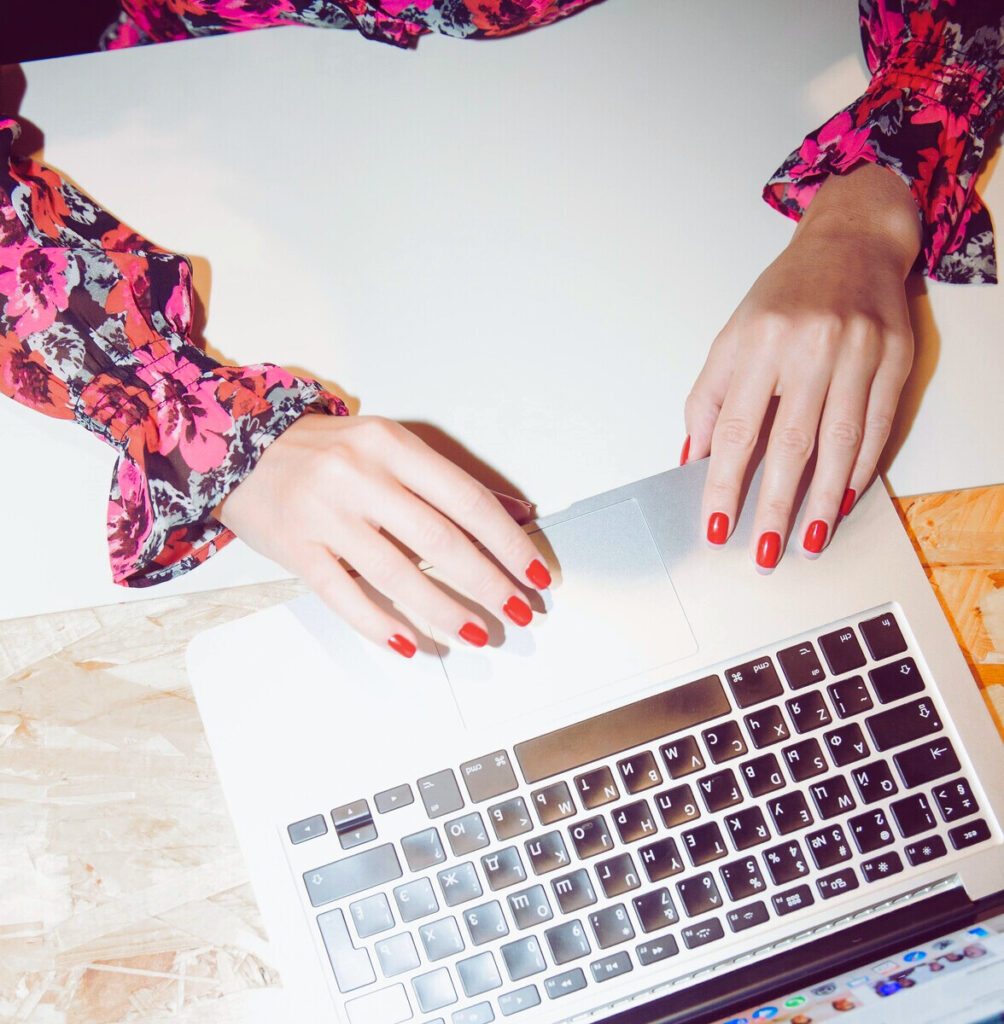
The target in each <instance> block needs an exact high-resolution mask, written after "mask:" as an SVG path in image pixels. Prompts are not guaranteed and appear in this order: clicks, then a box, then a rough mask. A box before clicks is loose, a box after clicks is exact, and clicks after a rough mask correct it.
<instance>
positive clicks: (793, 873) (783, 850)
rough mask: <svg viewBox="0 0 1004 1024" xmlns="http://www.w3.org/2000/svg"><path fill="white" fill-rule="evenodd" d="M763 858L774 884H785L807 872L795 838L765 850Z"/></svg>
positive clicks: (800, 849)
mask: <svg viewBox="0 0 1004 1024" xmlns="http://www.w3.org/2000/svg"><path fill="white" fill-rule="evenodd" d="M763 859H764V863H765V864H766V865H767V870H768V871H769V872H770V877H771V878H772V879H773V881H774V884H775V885H785V884H786V883H787V882H791V881H794V880H795V879H796V878H801V876H802V875H807V874H808V873H809V865H808V864H807V863H806V861H805V857H804V856H803V855H802V848H801V847H800V846H799V845H798V843H797V841H795V840H792V841H791V842H788V843H781V845H780V846H772V847H771V848H770V849H769V850H765V851H764V854H763Z"/></svg>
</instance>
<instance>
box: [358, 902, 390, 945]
mask: <svg viewBox="0 0 1004 1024" xmlns="http://www.w3.org/2000/svg"><path fill="white" fill-rule="evenodd" d="M349 915H350V916H351V918H352V923H353V924H354V925H355V928H356V934H357V935H358V936H359V938H361V939H368V938H369V937H370V936H371V935H378V934H379V933H380V932H385V931H387V930H388V929H389V928H393V927H394V915H393V914H392V913H391V911H390V904H389V903H388V902H387V897H386V896H384V894H383V893H382V892H378V893H375V894H374V895H372V896H367V897H366V899H364V900H356V902H355V903H350V904H349Z"/></svg>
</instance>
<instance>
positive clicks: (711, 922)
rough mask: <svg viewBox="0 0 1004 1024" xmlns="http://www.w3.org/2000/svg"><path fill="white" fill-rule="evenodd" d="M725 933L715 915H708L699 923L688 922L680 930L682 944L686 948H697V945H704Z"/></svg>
mask: <svg viewBox="0 0 1004 1024" xmlns="http://www.w3.org/2000/svg"><path fill="white" fill-rule="evenodd" d="M724 935H725V929H724V928H722V925H721V922H720V921H719V920H718V918H716V917H709V918H708V920H707V921H701V922H700V923H699V924H688V925H686V926H685V927H684V928H683V930H682V931H681V932H680V937H681V938H682V939H683V944H684V945H685V946H686V947H687V949H697V947H698V946H706V945H707V944H708V943H709V942H714V941H715V940H716V939H720V938H722V937H723V936H724Z"/></svg>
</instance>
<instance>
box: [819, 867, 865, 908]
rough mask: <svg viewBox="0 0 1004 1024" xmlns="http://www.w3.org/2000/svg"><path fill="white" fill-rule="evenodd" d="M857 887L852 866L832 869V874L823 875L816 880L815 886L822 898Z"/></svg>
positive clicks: (825, 898) (856, 877)
mask: <svg viewBox="0 0 1004 1024" xmlns="http://www.w3.org/2000/svg"><path fill="white" fill-rule="evenodd" d="M857 887H858V876H857V875H856V874H855V873H854V868H842V869H841V870H840V871H834V872H833V874H832V875H825V876H824V877H823V878H819V879H817V880H816V888H817V889H818V890H819V895H820V896H822V897H823V899H824V900H829V899H833V897H834V896H839V895H840V894H841V893H845V892H850V891H851V890H852V889H856V888H857Z"/></svg>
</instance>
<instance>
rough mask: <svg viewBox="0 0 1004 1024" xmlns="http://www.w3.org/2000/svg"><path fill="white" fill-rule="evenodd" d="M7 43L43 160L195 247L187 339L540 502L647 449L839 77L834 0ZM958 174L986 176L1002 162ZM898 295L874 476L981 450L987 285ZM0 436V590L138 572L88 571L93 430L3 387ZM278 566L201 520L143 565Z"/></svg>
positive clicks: (582, 490) (760, 256)
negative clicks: (72, 46)
mask: <svg viewBox="0 0 1004 1024" xmlns="http://www.w3.org/2000/svg"><path fill="white" fill-rule="evenodd" d="M22 72H23V75H24V77H25V78H26V80H27V88H26V91H25V95H24V99H23V102H22V103H21V107H20V111H19V113H20V115H21V116H22V117H24V118H27V119H28V120H30V121H31V122H33V123H34V124H35V125H37V126H38V127H39V128H40V129H41V130H42V132H43V133H44V135H45V149H44V157H45V160H46V161H47V162H48V163H49V164H51V165H53V166H55V167H56V168H58V169H59V170H61V171H63V172H64V173H67V174H68V175H70V176H71V177H72V178H73V179H74V180H75V181H76V182H77V183H78V184H79V185H81V186H82V187H83V188H84V189H86V190H87V191H88V192H89V193H90V194H91V195H92V196H94V197H95V198H96V199H97V200H98V201H99V202H101V203H102V204H103V205H105V206H106V207H107V208H109V209H110V210H112V211H113V212H114V213H115V214H117V215H118V216H119V217H121V218H122V219H123V220H125V221H126V222H127V223H129V224H131V225H132V226H133V227H135V228H136V229H137V230H139V231H141V232H142V233H144V234H145V235H146V236H147V237H149V238H151V239H153V240H154V241H156V242H157V243H158V244H159V245H162V246H165V247H168V248H173V249H175V250H177V251H180V252H184V253H186V254H188V255H190V256H192V257H195V260H196V267H197V277H198V278H199V279H201V280H202V281H203V282H208V281H210V279H211V287H210V289H209V291H208V309H207V311H206V312H207V322H206V331H205V334H206V339H207V341H208V343H209V345H210V347H211V350H212V351H213V352H214V354H217V355H221V356H222V358H224V359H226V360H227V361H233V362H242V363H243V362H253V361H258V360H268V361H272V362H279V363H282V364H284V365H287V366H291V367H295V368H300V369H303V370H305V371H307V372H309V373H311V374H313V375H315V376H319V377H321V378H323V379H325V380H327V381H330V382H333V383H334V384H336V385H337V386H338V388H339V389H340V390H341V391H342V392H343V393H344V394H346V395H348V396H350V398H351V399H352V400H353V402H352V404H353V408H354V409H356V408H358V409H359V410H360V411H362V412H366V413H374V414H381V415H386V416H391V417H394V418H396V419H400V420H404V421H410V422H413V423H419V424H421V429H422V430H423V431H424V432H426V435H427V436H432V437H434V438H438V439H439V441H440V442H442V443H443V444H445V445H446V446H447V450H448V451H452V452H454V453H457V452H460V453H464V452H466V454H461V460H462V461H465V463H467V464H469V465H473V466H474V468H475V469H476V471H477V472H478V473H479V474H480V475H481V476H482V477H483V478H484V479H486V481H487V482H489V483H490V484H492V485H493V486H496V488H497V489H502V490H505V489H509V490H510V491H511V492H520V493H522V494H523V495H524V496H525V497H527V498H529V499H531V500H532V501H534V502H536V503H537V505H538V507H539V509H540V511H541V512H550V511H555V510H558V509H560V508H562V507H564V506H565V505H567V504H569V503H570V502H571V501H573V500H575V499H577V498H579V497H582V496H584V495H586V494H590V493H595V492H597V491H601V490H604V489H607V488H610V487H613V486H616V485H618V484H622V483H625V482H628V481H630V480H632V479H635V478H639V477H642V476H646V475H648V474H650V473H654V472H657V471H659V470H661V469H664V468H666V467H667V466H670V465H674V464H675V462H676V460H677V457H678V453H679V450H680V445H681V443H682V441H683V435H684V428H683V415H682V405H683V400H684V398H685V396H686V393H687V391H688V390H689V388H690V385H691V383H692V381H693V379H694V377H695V376H696V374H697V372H698V370H699V368H700V366H701V363H702V362H703V358H704V354H705V352H706V349H707V346H708V344H709V343H710V341H711V339H712V338H713V337H714V335H715V333H716V331H717V330H718V329H719V328H720V327H721V326H722V324H723V323H724V322H725V320H726V319H727V317H728V315H729V314H730V313H731V311H732V309H733V308H734V307H735V305H736V304H737V303H738V301H739V300H740V299H741V297H742V295H743V294H744V293H745V291H746V289H747V288H748V287H749V285H750V284H751V283H752V281H753V279H754V278H755V277H756V275H757V274H758V273H759V272H760V271H761V270H762V269H763V268H764V267H765V266H766V265H767V263H768V262H769V261H770V260H771V259H772V258H773V257H774V255H776V253H777V252H778V251H779V250H780V249H781V248H782V247H783V246H784V244H785V242H786V241H787V239H788V238H789V237H790V234H791V230H792V227H791V224H790V222H789V221H787V220H786V219H785V218H783V217H781V216H780V215H778V214H777V213H775V212H773V211H771V210H770V209H769V208H768V207H767V206H766V205H765V204H764V203H763V202H762V201H761V200H760V198H759V195H760V189H761V187H762V184H763V182H764V180H765V179H766V178H767V177H768V176H769V174H770V173H771V172H772V171H773V169H774V168H775V167H776V166H777V164H778V163H780V161H781V160H782V159H783V158H784V157H785V156H786V154H787V153H788V152H789V151H790V150H791V149H792V148H794V147H795V146H797V145H798V144H799V143H800V142H801V139H802V137H803V136H804V134H805V133H806V132H807V131H809V130H811V129H812V128H814V127H816V126H817V125H818V124H819V123H821V122H822V121H823V120H824V119H825V118H826V117H827V116H829V114H830V113H832V112H833V111H835V110H836V109H838V108H839V107H840V106H842V105H843V104H845V103H847V102H849V101H850V100H851V99H853V98H854V96H856V95H857V94H858V93H859V92H860V91H861V89H862V88H863V87H864V85H865V83H866V81H867V76H866V72H865V68H864V64H863V61H862V59H861V56H860V42H859V39H858V31H857V20H856V5H855V4H854V3H853V2H851V0H842V2H840V3H832V4H813V5H806V4H804V3H803V2H800V0H769V2H768V0H762V2H759V3H757V4H749V3H747V2H744V0H714V2H709V0H706V2H704V3H700V4H682V3H667V2H666V0H607V2H606V3H602V4H600V5H598V6H597V7H595V8H592V9H589V10H587V11H585V12H583V13H582V14H580V15H578V16H576V17H573V18H570V19H567V20H566V21H565V22H563V23H560V24H558V25H555V26H552V27H550V28H548V29H546V30H543V31H540V32H531V33H527V34H525V35H522V36H518V37H514V38H510V39H506V40H501V41H495V42H487V43H486V42H460V41H457V40H452V39H446V38H436V37H429V38H425V39H423V40H422V41H421V43H420V45H419V47H418V50H417V52H414V53H409V52H401V51H399V50H397V49H395V48H393V47H390V46H383V45H378V44H374V43H371V42H368V41H366V40H365V39H362V38H360V37H359V36H358V35H356V34H355V33H352V32H339V31H316V30H310V29H301V28H286V29H281V30H274V31H267V32H253V33H245V34H241V35H237V36H230V37H216V38H211V39H203V40H195V41H191V42H185V43H177V44H170V45H166V46H156V47H144V48H141V49H137V50H131V51H119V52H115V53H105V54H93V55H87V56H81V57H72V58H62V59H59V60H52V61H41V62H36V63H31V64H26V65H24V66H23V68H22ZM9 75H10V72H8V82H9V81H10V78H9ZM5 91H6V90H5ZM983 194H984V197H985V198H986V199H987V200H988V201H989V205H990V207H991V210H997V211H998V212H999V211H1001V210H1004V178H1002V175H1001V174H1000V173H997V174H996V175H995V176H993V178H992V179H991V180H990V181H989V183H985V185H984V189H983ZM998 219H999V218H998ZM912 311H913V314H914V321H915V327H916V329H917V333H918V343H919V344H918V349H919V358H918V362H917V367H916V369H915V372H914V375H913V378H912V379H911V382H910V384H909V385H908V394H907V398H906V400H905V401H904V403H903V406H902V415H901V419H900V423H899V425H898V428H897V434H896V436H897V440H898V442H899V443H898V446H897V447H896V449H895V450H894V452H893V455H892V459H891V462H889V463H888V465H887V469H888V478H889V480H890V482H891V485H892V487H893V489H894V490H895V491H896V492H897V493H899V494H911V493H918V492H927V491H934V490H941V489H955V488H960V487H966V486H971V485H978V484H984V483H991V482H996V481H1000V480H1004V445H1002V444H1001V442H1000V429H999V426H997V425H996V424H995V422H994V420H995V419H996V417H997V415H998V414H997V410H999V409H1000V408H1002V407H1004V372H1002V371H1004V354H1002V353H1004V348H1002V340H1004V339H1002V337H1001V334H1002V331H1001V327H1000V325H1001V323H1002V322H1004V315H1002V314H1004V292H1002V290H1001V289H999V288H961V287H949V286H940V285H936V284H928V285H927V288H926V293H925V292H924V291H923V290H921V289H918V294H917V295H916V296H915V297H914V299H913V302H912ZM0 437H3V445H2V447H0V479H2V480H3V481H4V490H5V492H6V494H5V498H4V500H3V502H2V504H0V522H2V526H3V531H4V536H5V537H6V538H25V542H24V543H23V544H11V543H8V544H6V545H5V554H4V586H3V588H2V593H0V617H13V616H18V615H28V614H33V613H38V612H42V611H47V610H55V609H58V608H67V607H74V606H84V605H94V604H101V603H106V602H112V601H118V600H122V599H124V598H128V597H131V598H136V597H147V596H152V592H150V591H146V592H142V591H141V592H126V591H123V590H122V588H118V587H114V586H112V585H111V584H110V583H109V582H107V580H108V569H107V555H106V551H105V542H104V526H103V517H104V512H105V501H106V495H107V487H108V481H109V478H110V474H111V468H112V464H113V461H114V456H113V453H112V452H111V450H110V449H107V448H105V446H103V445H102V444H101V443H100V442H98V441H96V440H95V439H93V438H92V437H90V436H89V435H87V434H86V433H85V432H84V431H83V430H81V429H79V428H77V427H74V426H73V425H69V424H65V423H60V422H55V421H50V420H47V419H45V418H44V417H41V416H39V415H38V414H35V413H32V412H29V411H28V410H26V409H23V408H20V407H18V406H16V405H15V404H14V403H13V402H10V401H6V400H4V401H2V402H0ZM10 495H13V496H14V497H13V500H11V497H10ZM685 528H694V529H697V528H698V526H697V524H688V525H687V526H686V527H685ZM276 573H277V570H276V569H275V567H272V566H270V565H269V564H268V563H265V562H264V561H263V560H261V559H257V558H256V557H254V556H252V555H251V553H250V552H248V551H247V550H246V549H241V546H240V545H232V546H231V548H230V549H228V550H227V551H226V552H224V553H223V554H222V555H220V556H218V557H217V558H215V559H212V560H211V562H210V563H209V564H208V565H206V566H204V567H202V568H200V569H199V570H197V571H196V572H195V573H192V574H190V575H189V576H188V577H186V578H185V579H184V580H181V581H177V582H175V583H172V584H168V585H166V586H165V587H163V588H158V590H157V591H156V593H157V595H158V596H164V595H166V594H169V593H171V592H172V591H184V590H189V589H204V588H209V587H217V586H223V585H229V584H233V583H239V582H251V581H253V580H257V579H264V578H267V577H268V576H270V575H275V574H276Z"/></svg>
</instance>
